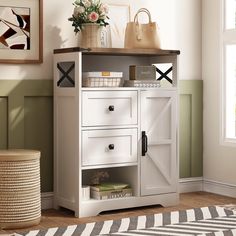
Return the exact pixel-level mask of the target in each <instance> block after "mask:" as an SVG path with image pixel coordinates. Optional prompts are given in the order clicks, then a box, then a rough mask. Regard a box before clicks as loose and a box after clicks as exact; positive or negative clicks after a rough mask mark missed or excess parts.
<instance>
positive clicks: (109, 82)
mask: <svg viewBox="0 0 236 236" xmlns="http://www.w3.org/2000/svg"><path fill="white" fill-rule="evenodd" d="M122 77H123V73H122V72H110V71H101V72H84V73H83V87H121V86H122V85H123V79H122Z"/></svg>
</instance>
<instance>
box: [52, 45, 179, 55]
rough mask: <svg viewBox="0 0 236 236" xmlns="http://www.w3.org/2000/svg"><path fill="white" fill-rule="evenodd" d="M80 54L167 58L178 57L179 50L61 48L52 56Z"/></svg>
mask: <svg viewBox="0 0 236 236" xmlns="http://www.w3.org/2000/svg"><path fill="white" fill-rule="evenodd" d="M72 52H82V54H83V55H115V56H125V55H134V56H152V55H153V56H168V55H179V54H180V51H179V50H164V49H127V48H80V47H72V48H61V49H55V50H54V54H60V53H72Z"/></svg>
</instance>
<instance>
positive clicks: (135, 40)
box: [125, 8, 161, 49]
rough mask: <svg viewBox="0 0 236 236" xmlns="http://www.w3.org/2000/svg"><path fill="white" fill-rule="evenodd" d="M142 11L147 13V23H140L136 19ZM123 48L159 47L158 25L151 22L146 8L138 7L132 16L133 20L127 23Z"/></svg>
mask: <svg viewBox="0 0 236 236" xmlns="http://www.w3.org/2000/svg"><path fill="white" fill-rule="evenodd" d="M142 12H144V13H146V14H147V15H148V19H149V22H148V23H147V24H140V23H139V21H138V15H139V14H140V13H142ZM125 48H144V49H145V48H155V49H160V48H161V43H160V37H159V32H158V26H157V24H156V22H152V19H151V14H150V12H149V10H148V9H146V8H140V9H139V10H138V12H137V13H136V14H135V16H134V21H133V22H128V23H127V25H126V30H125Z"/></svg>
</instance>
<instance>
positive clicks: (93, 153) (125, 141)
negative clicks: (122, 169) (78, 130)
mask: <svg viewBox="0 0 236 236" xmlns="http://www.w3.org/2000/svg"><path fill="white" fill-rule="evenodd" d="M130 162H137V129H120V130H90V131H82V165H83V166H88V165H108V164H119V163H130Z"/></svg>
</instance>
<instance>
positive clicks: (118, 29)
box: [108, 4, 130, 48]
mask: <svg viewBox="0 0 236 236" xmlns="http://www.w3.org/2000/svg"><path fill="white" fill-rule="evenodd" d="M129 21H130V5H128V4H127V5H126V4H109V20H108V22H109V26H110V35H111V36H110V37H111V47H112V48H124V38H125V28H126V24H127V23H128V22H129Z"/></svg>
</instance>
